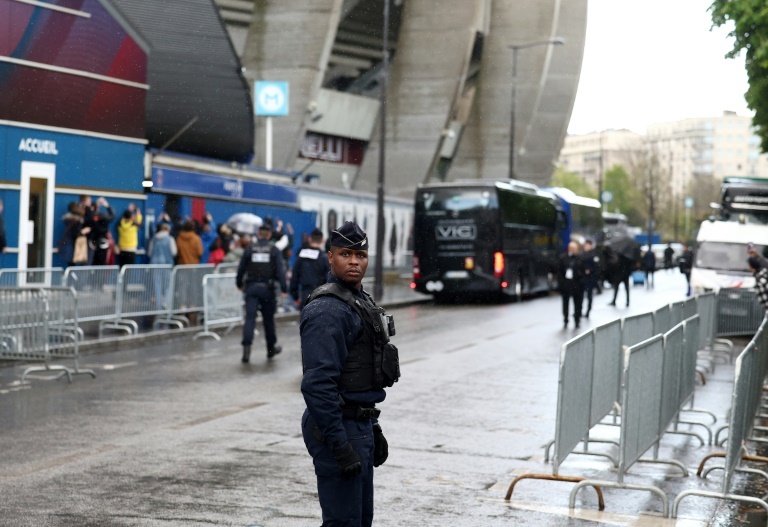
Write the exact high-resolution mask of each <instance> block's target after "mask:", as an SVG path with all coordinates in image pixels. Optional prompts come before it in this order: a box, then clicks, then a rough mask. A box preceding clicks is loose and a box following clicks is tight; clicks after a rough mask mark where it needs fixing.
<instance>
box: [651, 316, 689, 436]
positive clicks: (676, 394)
mask: <svg viewBox="0 0 768 527" xmlns="http://www.w3.org/2000/svg"><path fill="white" fill-rule="evenodd" d="M684 355H685V327H684V324H683V323H680V324H678V325H677V326H675V327H674V328H672V329H670V330H669V331H668V332H666V333H665V334H664V366H663V368H662V383H661V385H662V389H661V410H660V416H659V431H660V433H663V431H664V430H666V429H667V427H668V426H669V425H670V424H672V421H674V419H675V416H676V415H677V414H678V412H679V411H680V406H681V401H680V375H681V371H682V368H683V357H684ZM694 373H695V372H694Z"/></svg>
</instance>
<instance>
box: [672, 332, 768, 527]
mask: <svg viewBox="0 0 768 527" xmlns="http://www.w3.org/2000/svg"><path fill="white" fill-rule="evenodd" d="M767 324H768V323H767V322H766V320H765V318H764V320H763V322H762V323H761V325H760V327H759V329H758V331H757V333H756V334H755V336H754V338H753V339H752V341H751V342H750V343H749V344H748V345H747V347H746V348H744V351H742V353H741V354H740V355H739V356H738V358H737V359H736V368H735V378H734V382H733V392H732V394H731V411H730V418H729V432H728V435H729V437H728V446H727V448H726V452H725V453H724V454H722V453H717V454H710V455H708V456H706V457H705V458H704V459H703V460H702V462H701V464H700V465H699V472H698V473H699V475H701V476H703V477H707V475H708V474H709V473H710V472H711V471H713V470H716V469H720V470H723V471H724V475H723V482H722V487H721V490H720V492H713V491H707V490H696V489H691V490H686V491H683V492H681V493H680V494H678V495H677V497H676V498H675V500H674V503H673V505H672V517H673V518H676V517H677V512H678V510H679V506H680V503H681V502H682V500H683V499H685V498H686V497H687V496H700V497H705V498H716V499H725V500H733V501H741V502H746V503H752V504H754V505H759V506H761V507H763V508H764V509H765V510H766V511H768V502H766V501H765V498H762V499H761V498H755V497H753V496H746V495H744V494H738V493H735V492H731V488H732V485H733V476H734V475H735V474H736V473H737V472H746V473H751V474H758V475H760V476H762V477H764V478H766V479H768V473H766V472H764V471H762V470H757V469H753V468H748V467H742V466H740V465H741V462H742V461H760V462H763V463H766V462H768V458H763V457H757V456H746V455H743V454H742V451H743V450H744V444H745V442H746V441H748V440H750V439H751V435H752V431H753V430H754V429H755V424H754V423H755V419H756V417H757V415H756V414H757V411H758V410H759V409H760V408H761V402H762V397H763V392H764V388H763V384H764V382H765V376H766V374H768V327H767ZM763 441H764V440H763ZM713 457H725V463H724V465H723V466H716V467H711V468H709V469H707V470H706V471H704V472H702V470H703V467H704V464H705V463H706V461H707V460H708V459H711V458H713Z"/></svg>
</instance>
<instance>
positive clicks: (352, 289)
mask: <svg viewBox="0 0 768 527" xmlns="http://www.w3.org/2000/svg"><path fill="white" fill-rule="evenodd" d="M330 241H331V251H330V255H329V263H330V267H331V276H330V277H329V281H328V283H327V284H325V285H323V286H321V287H320V288H318V289H317V290H315V292H313V293H312V297H311V298H310V299H309V301H308V302H307V305H306V307H305V308H304V310H303V311H302V313H301V323H300V326H299V328H300V329H299V331H300V335H301V353H302V366H303V372H304V376H303V378H302V381H301V393H302V395H303V396H304V402H305V403H306V405H307V409H306V410H305V411H304V415H303V416H302V420H301V430H302V435H303V437H304V444H305V445H306V447H307V451H308V452H309V454H310V455H311V456H312V462H313V464H314V467H315V475H316V476H317V494H318V498H319V500H320V507H321V509H322V513H323V525H324V526H326V527H331V526H338V527H342V526H343V527H370V526H371V523H372V521H373V472H374V470H373V469H374V467H378V466H380V465H381V464H383V463H384V462H385V461H386V460H387V457H388V455H389V446H388V444H387V440H386V439H385V438H384V434H383V433H382V430H381V426H380V425H379V419H378V418H379V414H380V411H379V409H378V408H376V407H375V405H376V404H378V403H381V402H382V401H384V398H385V397H386V393H385V391H384V388H387V387H389V386H392V384H393V383H394V382H395V381H397V378H398V377H399V362H398V360H397V349H396V348H394V347H393V348H394V356H393V357H392V356H391V355H389V354H388V353H387V349H388V348H387V346H391V344H389V343H387V344H385V345H384V346H385V347H384V348H383V350H384V352H383V354H381V355H380V354H379V353H378V352H379V351H380V350H382V347H381V344H382V342H388V340H389V336H391V335H393V334H394V325H392V326H391V328H390V324H388V323H387V324H386V326H387V327H383V324H382V318H381V311H380V310H379V308H378V307H377V306H376V305H375V304H374V302H373V300H372V299H371V298H370V296H368V294H367V293H366V292H365V290H364V289H363V287H362V280H363V277H364V276H365V271H366V269H367V267H368V238H367V236H366V235H365V232H363V230H362V229H360V227H359V226H358V225H357V224H356V223H353V222H346V223H345V224H344V225H343V226H342V227H340V228H339V229H336V230H333V231H331V237H330ZM384 339H386V341H384ZM393 366H394V369H392V367H393Z"/></svg>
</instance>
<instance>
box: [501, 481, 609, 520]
mask: <svg viewBox="0 0 768 527" xmlns="http://www.w3.org/2000/svg"><path fill="white" fill-rule="evenodd" d="M523 479H543V480H547V481H564V482H566V483H579V482H581V481H584V479H585V478H579V477H576V476H555V475H552V474H521V475H520V476H517V477H516V478H515V479H514V480H512V483H510V485H509V489H508V490H507V495H506V496H505V497H504V499H505V500H506V501H509V500H510V499H511V498H512V492H513V491H514V490H515V485H517V482H518V481H520V480H523ZM591 487H592V488H594V489H595V492H596V493H597V506H598V508H599V509H600V510H601V511H603V510H605V501H604V500H603V491H602V490H601V489H600V487H599V486H597V485H591Z"/></svg>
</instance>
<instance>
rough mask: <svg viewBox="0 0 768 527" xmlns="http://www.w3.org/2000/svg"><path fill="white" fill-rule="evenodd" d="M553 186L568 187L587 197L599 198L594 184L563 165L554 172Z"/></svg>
mask: <svg viewBox="0 0 768 527" xmlns="http://www.w3.org/2000/svg"><path fill="white" fill-rule="evenodd" d="M552 186H553V187H563V188H567V189H568V190H572V191H573V192H575V193H576V194H578V195H579V196H584V197H585V198H595V199H597V191H596V190H595V189H594V187H592V185H590V184H589V183H587V182H586V181H584V178H582V177H581V176H579V175H578V174H574V173H573V172H568V171H567V170H565V169H563V168H562V167H557V168H556V169H555V173H554V174H552Z"/></svg>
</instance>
